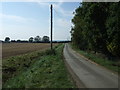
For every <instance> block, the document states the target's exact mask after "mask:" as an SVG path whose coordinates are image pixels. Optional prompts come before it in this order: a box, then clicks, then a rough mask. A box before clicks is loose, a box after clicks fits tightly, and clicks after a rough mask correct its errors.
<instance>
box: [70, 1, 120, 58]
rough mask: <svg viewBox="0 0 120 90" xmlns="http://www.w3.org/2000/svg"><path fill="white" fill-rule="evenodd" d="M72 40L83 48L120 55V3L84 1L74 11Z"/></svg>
mask: <svg viewBox="0 0 120 90" xmlns="http://www.w3.org/2000/svg"><path fill="white" fill-rule="evenodd" d="M74 15H75V16H74V18H73V19H72V22H73V24H74V26H73V27H72V29H71V35H72V42H73V44H74V45H76V46H77V47H78V48H80V49H82V50H88V49H89V50H93V51H95V52H96V51H97V52H102V53H104V54H107V55H115V56H120V39H119V36H120V29H119V28H118V24H119V22H120V20H119V19H120V7H119V3H90V2H89V3H87V2H83V3H81V4H80V6H79V7H78V8H77V9H76V10H75V12H74Z"/></svg>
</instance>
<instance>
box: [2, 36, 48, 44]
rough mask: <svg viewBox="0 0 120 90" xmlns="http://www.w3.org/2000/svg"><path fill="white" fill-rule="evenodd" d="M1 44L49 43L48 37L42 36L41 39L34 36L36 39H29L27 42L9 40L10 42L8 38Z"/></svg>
mask: <svg viewBox="0 0 120 90" xmlns="http://www.w3.org/2000/svg"><path fill="white" fill-rule="evenodd" d="M3 42H20V43H27V42H30V43H32V42H33V43H34V42H35V43H39V42H41V43H42V42H49V37H48V36H43V38H41V37H40V36H36V37H34V38H33V37H30V38H29V39H28V40H20V39H18V40H11V41H10V38H9V37H6V38H5V41H3Z"/></svg>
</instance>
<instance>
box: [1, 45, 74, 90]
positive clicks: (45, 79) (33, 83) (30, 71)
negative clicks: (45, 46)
mask: <svg viewBox="0 0 120 90" xmlns="http://www.w3.org/2000/svg"><path fill="white" fill-rule="evenodd" d="M63 47H64V45H63V44H61V45H58V46H56V47H55V49H54V50H53V51H52V52H51V50H46V51H45V52H34V53H31V54H26V55H22V56H15V57H12V58H9V59H7V60H4V61H3V80H4V83H3V88H75V86H74V84H73V82H72V81H71V79H70V76H69V75H68V73H67V70H66V68H65V66H64V62H63V60H62V59H63V56H62V50H63Z"/></svg>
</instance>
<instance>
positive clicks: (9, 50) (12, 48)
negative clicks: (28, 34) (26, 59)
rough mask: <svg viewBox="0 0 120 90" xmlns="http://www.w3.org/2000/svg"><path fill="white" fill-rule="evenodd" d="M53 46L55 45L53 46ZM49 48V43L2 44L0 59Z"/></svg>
mask: <svg viewBox="0 0 120 90" xmlns="http://www.w3.org/2000/svg"><path fill="white" fill-rule="evenodd" d="M53 45H54V46H55V45H57V44H53ZM48 48H50V44H49V43H3V44H2V58H7V57H10V56H16V55H20V54H25V53H29V52H33V51H44V50H46V49H48Z"/></svg>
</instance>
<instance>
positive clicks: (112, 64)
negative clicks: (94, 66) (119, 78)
mask: <svg viewBox="0 0 120 90" xmlns="http://www.w3.org/2000/svg"><path fill="white" fill-rule="evenodd" d="M71 47H72V48H73V49H74V50H75V51H77V52H78V53H80V54H81V55H83V56H85V57H86V58H88V59H90V60H92V61H94V62H96V63H98V64H100V65H101V66H104V67H106V68H107V69H110V70H112V71H114V72H116V73H118V74H120V61H114V60H108V59H107V58H103V57H101V56H98V55H96V54H93V53H91V52H87V51H83V50H80V49H78V48H76V47H75V46H74V45H72V44H71Z"/></svg>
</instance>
